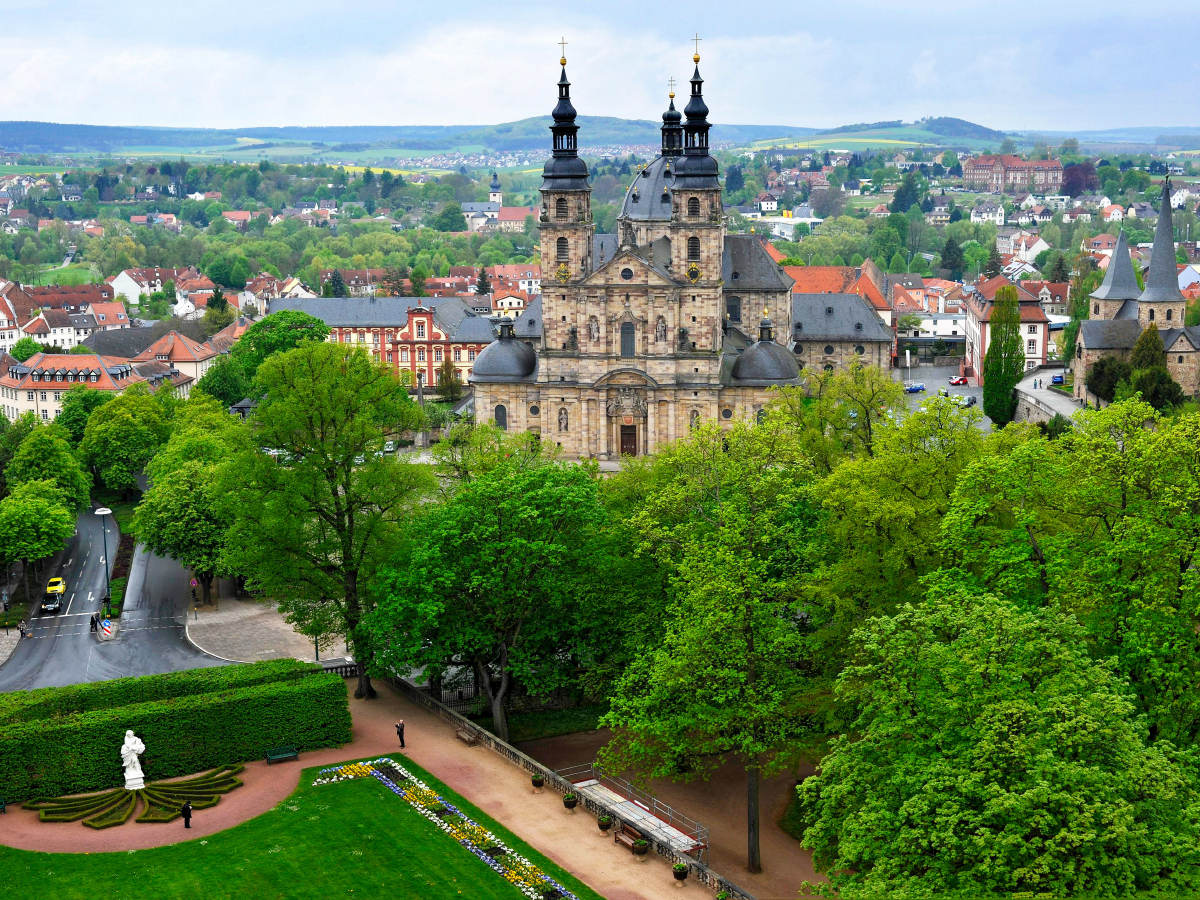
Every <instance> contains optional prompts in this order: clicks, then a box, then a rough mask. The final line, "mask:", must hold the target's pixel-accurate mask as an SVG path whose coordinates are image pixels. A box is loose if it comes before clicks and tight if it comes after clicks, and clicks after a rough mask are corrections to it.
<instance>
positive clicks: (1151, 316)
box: [1150, 310, 1154, 322]
mask: <svg viewBox="0 0 1200 900" xmlns="http://www.w3.org/2000/svg"><path fill="white" fill-rule="evenodd" d="M1150 321H1151V322H1153V321H1154V310H1150Z"/></svg>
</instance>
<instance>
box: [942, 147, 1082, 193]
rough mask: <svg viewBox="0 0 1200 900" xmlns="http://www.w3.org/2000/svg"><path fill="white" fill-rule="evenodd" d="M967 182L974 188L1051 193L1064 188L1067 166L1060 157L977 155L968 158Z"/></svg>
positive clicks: (966, 168)
mask: <svg viewBox="0 0 1200 900" xmlns="http://www.w3.org/2000/svg"><path fill="white" fill-rule="evenodd" d="M962 167H963V183H964V184H965V185H966V186H967V187H968V188H971V189H973V190H978V191H991V192H992V193H1001V192H1009V193H1015V192H1025V191H1029V192H1034V193H1043V194H1049V193H1051V192H1053V191H1057V190H1058V189H1059V188H1061V187H1062V175H1063V166H1062V163H1061V162H1059V161H1058V160H1057V159H1048V160H1043V159H1020V158H1019V157H1016V156H1009V155H1007V154H1005V155H991V156H976V157H974V158H972V159H968V160H964V161H963V163H962Z"/></svg>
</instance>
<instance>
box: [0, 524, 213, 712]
mask: <svg viewBox="0 0 1200 900" xmlns="http://www.w3.org/2000/svg"><path fill="white" fill-rule="evenodd" d="M104 524H105V526H106V527H107V531H108V552H109V554H110V557H111V556H113V555H115V553H116V547H117V540H118V538H119V536H120V532H119V531H118V529H117V526H116V523H114V522H113V520H112V517H111V516H106V517H105V518H104ZM137 556H141V559H138V558H137V557H136V556H135V560H134V570H133V572H132V573H131V576H130V588H131V591H130V594H129V596H128V597H127V599H126V602H125V608H124V611H123V613H122V616H121V627H120V631H119V633H118V634H117V637H116V638H115V639H114V640H112V641H103V642H102V641H100V640H99V638H98V637H97V636H96V635H95V634H93V633H92V632H91V630H90V628H89V620H90V618H91V615H92V613H93V612H96V611H98V610H99V609H100V606H101V602H100V601H101V599H102V598H103V597H104V568H103V567H104V565H105V564H106V561H102V559H103V557H104V543H103V536H102V533H101V523H100V517H99V516H97V515H95V514H94V513H93V512H91V511H90V510H89V511H88V512H85V513H83V514H82V515H80V517H79V520H78V522H77V527H76V534H75V537H73V538H72V539H71V541H70V543H69V544H68V545H67V548H66V549H65V550H64V551H63V552H62V553H60V554H59V556H58V557H57V558H56V559H55V561H54V564H53V565H52V566H51V567H50V571H49V573H48V574H47V575H46V578H53V577H54V576H60V577H62V578H64V579H66V582H67V592H66V595H65V602H64V604H63V608H62V610H61V611H60V612H58V613H42V612H41V611H40V610H38V611H37V612H36V613H35V617H34V618H33V619H32V621H31V622H30V626H31V630H32V632H33V637H29V638H26V639H25V640H23V641H21V642H20V644H19V645H18V646H17V648H16V649H15V650H14V651H13V654H12V656H11V657H9V659H8V662H6V663H4V665H2V666H0V691H15V690H29V689H31V688H39V687H53V686H60V685H65V684H78V683H80V682H84V681H106V680H108V679H110V678H125V677H128V676H132V675H153V674H157V673H160V672H173V671H177V670H179V669H194V668H199V667H202V666H217V665H224V663H223V662H222V661H221V660H218V659H216V658H215V657H211V656H208V655H207V654H205V653H202V652H200V651H199V650H197V649H196V648H195V647H193V646H192V645H191V644H190V643H188V641H187V638H186V636H185V635H184V628H183V621H184V620H183V616H184V615H185V614H186V609H187V603H188V599H189V598H190V596H191V589H190V587H189V585H188V575H187V572H185V571H184V570H183V569H182V568H181V567H180V566H179V564H178V563H176V562H175V561H174V560H170V559H160V558H158V557H156V556H153V555H143V554H137ZM107 565H108V567H109V571H110V572H111V570H112V564H111V562H107ZM139 568H140V569H141V570H142V574H144V578H143V577H140V576H139ZM139 582H140V585H139ZM30 588H31V589H32V588H33V585H30Z"/></svg>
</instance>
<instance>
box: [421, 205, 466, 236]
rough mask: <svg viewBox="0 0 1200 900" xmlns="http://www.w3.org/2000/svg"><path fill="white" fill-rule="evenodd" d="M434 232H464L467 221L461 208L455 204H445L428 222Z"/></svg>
mask: <svg viewBox="0 0 1200 900" xmlns="http://www.w3.org/2000/svg"><path fill="white" fill-rule="evenodd" d="M429 225H430V227H432V228H433V229H434V230H436V231H466V230H467V220H466V217H465V216H463V212H462V207H461V206H459V205H458V204H457V203H447V204H446V205H445V206H443V207H442V208H441V210H440V211H439V212H438V214H437V215H435V216H434V217H433V218H432V219H431V220H430V222H429Z"/></svg>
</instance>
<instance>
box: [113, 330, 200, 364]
mask: <svg viewBox="0 0 1200 900" xmlns="http://www.w3.org/2000/svg"><path fill="white" fill-rule="evenodd" d="M216 355H217V351H216V350H214V349H213V348H212V347H210V346H209V345H207V344H201V343H198V342H197V341H193V340H192V339H191V338H190V337H188V336H187V335H184V334H180V333H179V332H178V331H170V332H167V333H166V334H164V335H163V336H162V337H160V338H159V339H158V340H157V341H155V342H154V343H153V344H151V345H150V346H149V347H147V348H146V349H145V350H143V351H142V352H141V353H139V354H138V355H137V356H135V357H134V358H133V359H134V362H145V361H147V360H151V359H161V358H163V357H165V358H166V359H167V360H168V361H170V362H173V363H174V362H201V361H203V360H206V359H211V358H212V357H214V356H216Z"/></svg>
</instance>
